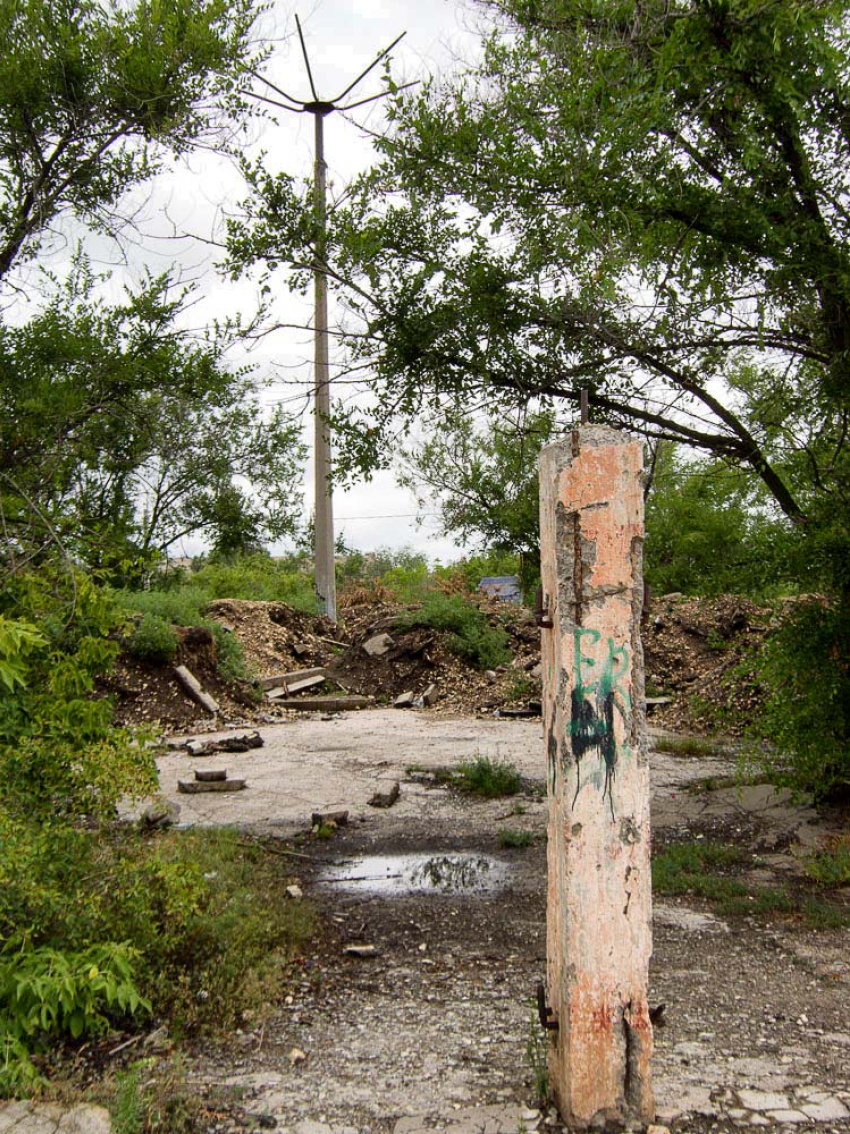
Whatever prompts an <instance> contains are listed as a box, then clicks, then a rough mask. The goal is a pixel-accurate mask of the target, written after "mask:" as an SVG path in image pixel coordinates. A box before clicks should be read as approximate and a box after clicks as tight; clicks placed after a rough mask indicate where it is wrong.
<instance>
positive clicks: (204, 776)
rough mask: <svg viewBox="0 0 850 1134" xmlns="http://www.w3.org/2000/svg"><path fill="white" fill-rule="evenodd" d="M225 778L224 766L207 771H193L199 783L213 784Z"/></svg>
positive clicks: (225, 770)
mask: <svg viewBox="0 0 850 1134" xmlns="http://www.w3.org/2000/svg"><path fill="white" fill-rule="evenodd" d="M226 779H227V769H226V768H216V769H214V770H213V771H209V772H195V780H196V781H197V782H198V783H199V784H215V783H219V782H220V781H221V780H226Z"/></svg>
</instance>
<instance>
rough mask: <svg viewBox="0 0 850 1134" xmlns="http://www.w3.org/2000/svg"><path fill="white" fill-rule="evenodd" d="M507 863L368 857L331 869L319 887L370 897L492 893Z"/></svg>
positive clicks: (457, 857) (478, 857) (462, 856)
mask: <svg viewBox="0 0 850 1134" xmlns="http://www.w3.org/2000/svg"><path fill="white" fill-rule="evenodd" d="M507 881H508V864H507V863H506V862H502V861H501V860H500V859H497V858H491V857H490V856H489V855H482V854H466V853H459V854H430V855H429V854H394V855H367V856H365V857H363V858H352V859H347V860H346V861H345V862H342V863H338V864H336V865H335V866H332V867H329V868H328V870H326V871H325V873H324V874H323V875H322V877H321V880H320V884H322V885H328V886H331V885H332V886H334V888H335V889H337V890H348V891H353V892H360V893H370V894H389V895H394V896H402V895H404V894H422V893H428V892H430V893H434V894H493V893H495V892H496V891H498V890H501V889H502V888H503V887H504V886H505V885H506V884H507Z"/></svg>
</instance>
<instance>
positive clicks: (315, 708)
mask: <svg viewBox="0 0 850 1134" xmlns="http://www.w3.org/2000/svg"><path fill="white" fill-rule="evenodd" d="M266 696H268V694H266ZM374 703H375V702H374V700H373V699H372V698H371V697H361V696H359V695H358V694H346V695H345V696H334V694H332V693H331V694H328V696H326V697H283V698H281V699H279V700H275V704H276V705H277V706H278V708H281V709H298V710H299V711H301V712H315V713H328V712H330V713H341V712H342V711H343V710H345V709H365V708H368V706H369V705H374Z"/></svg>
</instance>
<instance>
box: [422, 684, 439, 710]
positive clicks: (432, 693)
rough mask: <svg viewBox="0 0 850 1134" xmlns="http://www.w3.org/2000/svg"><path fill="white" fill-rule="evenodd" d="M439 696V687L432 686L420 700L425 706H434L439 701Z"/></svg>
mask: <svg viewBox="0 0 850 1134" xmlns="http://www.w3.org/2000/svg"><path fill="white" fill-rule="evenodd" d="M437 696H438V694H437V686H436V685H433V684H432V685H429V686H428V688H427V689H426V690H425V692H424V693H423V694H422V696H421V697H420V700H421V702H422V704H423V705H433V704H434V702H435V701H436V700H437Z"/></svg>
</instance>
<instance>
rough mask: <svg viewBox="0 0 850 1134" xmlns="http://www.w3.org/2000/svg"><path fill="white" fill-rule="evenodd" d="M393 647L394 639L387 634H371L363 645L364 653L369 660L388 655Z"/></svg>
mask: <svg viewBox="0 0 850 1134" xmlns="http://www.w3.org/2000/svg"><path fill="white" fill-rule="evenodd" d="M394 645H395V639H394V638H392V637H390V635H389V634H373V635H372V637H371V638H368V639H367V640H366V641H365V642H364V643H363V649H364V651H365V652H366V653H367V654H368V655H369V657H370V658H381V657H383V656H384V654H388V653H389V652H390V650H391V649H392V648H393V646H394Z"/></svg>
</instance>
